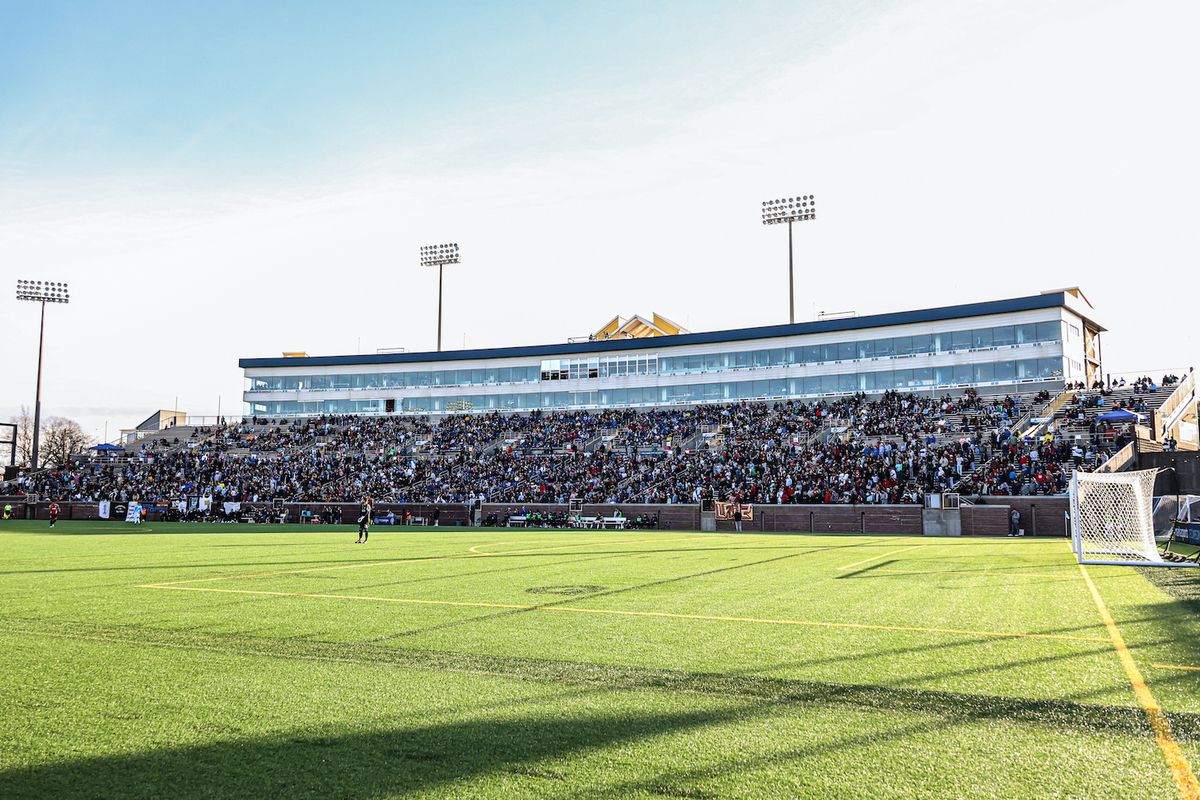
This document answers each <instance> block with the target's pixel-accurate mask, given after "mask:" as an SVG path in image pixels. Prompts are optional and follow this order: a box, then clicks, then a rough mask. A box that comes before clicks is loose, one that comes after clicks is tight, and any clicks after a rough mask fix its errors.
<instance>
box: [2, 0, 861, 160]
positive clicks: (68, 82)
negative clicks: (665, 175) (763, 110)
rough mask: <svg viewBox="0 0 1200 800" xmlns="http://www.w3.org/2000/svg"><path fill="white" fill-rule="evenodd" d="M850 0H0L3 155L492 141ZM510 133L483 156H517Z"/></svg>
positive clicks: (649, 86) (755, 49)
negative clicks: (497, 127)
mask: <svg viewBox="0 0 1200 800" xmlns="http://www.w3.org/2000/svg"><path fill="white" fill-rule="evenodd" d="M853 8H854V7H853V6H847V7H845V11H840V12H838V14H839V16H837V17H834V18H831V17H830V15H829V14H828V13H822V12H820V11H819V10H814V9H810V10H805V8H804V6H802V5H799V4H795V3H786V2H776V3H756V4H755V3H747V4H741V3H739V4H736V5H730V4H726V5H720V4H711V3H709V4H706V3H697V2H674V3H657V4H655V3H646V2H628V1H627V0H623V1H620V2H603V3H599V2H592V3H578V4H576V3H570V4H567V3H555V2H540V3H527V4H507V3H504V4H499V3H485V2H447V3H428V4H414V3H399V2H390V3H389V2H376V3H368V2H357V3H331V2H322V3H315V2H309V3H303V2H287V3H222V2H214V3H191V4H187V3H157V2H154V3H151V2H141V3H105V4H88V3H56V2H45V3H42V2H39V3H24V4H17V3H9V4H6V5H5V6H4V9H3V11H0V15H2V16H0V21H2V23H3V24H2V25H0V74H2V75H4V76H7V78H4V79H0V81H3V82H2V83H0V100H2V101H3V102H0V152H2V153H4V155H5V158H6V160H8V161H9V163H10V166H15V167H16V168H18V169H19V170H20V171H21V172H22V173H26V174H27V173H29V172H32V173H34V174H37V173H40V172H48V173H65V172H79V171H85V172H97V173H100V172H104V171H106V170H114V169H128V170H137V171H148V170H150V171H152V170H166V171H177V170H184V171H188V172H203V173H206V174H208V175H210V176H211V175H214V173H215V174H216V175H219V176H221V177H222V178H223V179H229V178H230V177H232V176H237V175H244V174H245V171H246V170H247V169H249V170H251V171H252V172H253V173H256V174H260V173H265V172H269V171H271V170H293V169H296V168H297V166H298V165H301V164H304V163H306V162H307V163H309V164H311V163H312V162H314V161H315V162H316V164H317V165H318V166H320V165H324V164H326V163H327V162H330V161H337V160H339V159H341V158H343V157H345V156H346V155H347V154H354V153H358V152H361V151H363V150H374V149H379V148H383V147H387V146H413V147H416V148H418V149H420V150H436V146H437V144H438V143H439V142H440V141H441V140H442V139H443V138H444V137H445V135H446V134H447V133H449V132H454V131H455V130H456V128H457V127H458V125H459V124H460V123H462V122H468V123H470V124H471V126H472V128H473V132H471V133H469V134H467V136H468V138H470V139H471V140H472V141H473V142H475V143H476V144H481V143H482V144H483V145H485V150H486V144H487V143H488V140H489V139H490V138H491V137H490V136H489V132H488V130H487V128H488V127H489V122H491V123H493V124H494V123H501V124H507V123H509V122H511V121H513V119H514V118H517V119H519V118H520V117H521V115H523V114H524V115H526V116H527V118H537V119H541V120H545V119H547V118H549V119H561V118H563V117H569V116H570V115H571V114H572V113H573V112H574V111H575V110H580V111H582V112H583V113H584V114H586V115H589V116H590V115H592V114H594V113H595V112H596V110H597V109H596V106H597V105H599V107H600V108H604V107H605V106H606V104H608V103H610V102H611V101H612V100H613V99H614V98H621V97H624V98H629V97H642V98H643V99H649V100H651V101H652V104H653V105H654V106H655V107H656V108H657V109H658V112H657V114H655V115H653V116H655V117H657V116H658V114H661V115H662V117H663V118H668V119H669V117H670V114H671V111H672V109H674V108H676V107H678V106H679V105H681V104H686V103H688V102H689V101H692V100H696V99H698V98H702V97H704V96H708V95H711V94H712V92H713V91H714V90H716V91H720V90H721V89H722V88H723V87H727V86H729V85H731V84H733V83H734V82H735V81H739V80H755V79H756V78H757V76H758V75H759V74H760V72H761V71H762V70H764V69H767V70H769V69H770V66H771V59H772V58H773V57H775V56H784V54H785V53H787V52H791V54H792V56H791V57H792V58H795V57H796V55H797V54H796V52H795V50H794V49H793V48H794V47H796V46H797V45H798V44H801V43H803V42H805V41H808V42H812V41H816V40H818V39H819V37H820V36H822V35H827V33H828V31H829V30H830V29H831V28H833V27H835V26H836V25H837V24H838V22H839V19H840V20H845V19H847V18H852V17H853V14H852V13H850V14H849V15H848V16H847V13H848V12H850V11H852V9H853ZM539 98H544V99H545V100H546V103H547V104H546V105H540V104H539V103H538V100H539ZM531 105H532V106H534V107H532V108H531ZM642 121H643V122H644V123H648V122H651V121H652V120H648V119H643V120H642ZM465 133H466V132H463V131H461V130H459V131H458V134H459V135H460V136H463V135H464V134H465ZM526 141H527V143H529V144H534V145H536V144H544V142H542V143H539V142H538V141H537V137H536V136H533V137H528V138H527V140H526ZM519 144H520V142H510V143H509V146H508V147H504V148H497V150H496V151H494V152H491V153H489V154H488V155H490V156H495V157H514V156H515V154H514V153H513V152H512V150H511V149H510V148H511V147H512V145H519ZM516 149H518V150H519V149H520V148H519V147H517V148H516Z"/></svg>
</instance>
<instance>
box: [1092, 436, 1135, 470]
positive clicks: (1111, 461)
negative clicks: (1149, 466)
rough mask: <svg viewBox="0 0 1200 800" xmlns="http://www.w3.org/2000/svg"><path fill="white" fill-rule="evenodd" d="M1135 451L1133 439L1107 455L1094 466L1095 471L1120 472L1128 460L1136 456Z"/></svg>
mask: <svg viewBox="0 0 1200 800" xmlns="http://www.w3.org/2000/svg"><path fill="white" fill-rule="evenodd" d="M1137 452H1138V451H1137V443H1136V440H1135V441H1133V442H1130V443H1129V444H1127V445H1125V446H1124V447H1122V448H1121V449H1120V450H1118V451H1117V452H1115V453H1113V454H1112V455H1111V456H1109V457H1108V460H1107V461H1105V462H1104V463H1103V464H1101V465H1100V466H1098V467H1096V472H1120V471H1121V470H1122V469H1124V468H1125V466H1126V465H1128V464H1129V462H1131V461H1133V460H1135V459H1136V458H1137Z"/></svg>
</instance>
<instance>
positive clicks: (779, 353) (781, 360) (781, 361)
mask: <svg viewBox="0 0 1200 800" xmlns="http://www.w3.org/2000/svg"><path fill="white" fill-rule="evenodd" d="M769 355H770V357H771V366H772V367H782V366H784V365H786V364H787V363H788V351H787V348H784V347H776V348H775V349H773V350H771V351H770V353H769Z"/></svg>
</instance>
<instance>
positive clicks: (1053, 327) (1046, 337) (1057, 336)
mask: <svg viewBox="0 0 1200 800" xmlns="http://www.w3.org/2000/svg"><path fill="white" fill-rule="evenodd" d="M1061 329H1062V325H1061V323H1060V322H1058V321H1057V320H1055V321H1054V322H1039V323H1038V324H1037V340H1038V341H1039V342H1057V341H1060V340H1061Z"/></svg>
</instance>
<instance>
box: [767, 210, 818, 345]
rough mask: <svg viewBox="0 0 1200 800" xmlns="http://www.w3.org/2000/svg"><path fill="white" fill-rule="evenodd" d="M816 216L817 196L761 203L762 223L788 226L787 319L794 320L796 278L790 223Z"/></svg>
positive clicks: (793, 321)
mask: <svg viewBox="0 0 1200 800" xmlns="http://www.w3.org/2000/svg"><path fill="white" fill-rule="evenodd" d="M816 218H817V197H816V195H811V194H806V195H804V196H803V197H783V198H780V199H779V200H764V201H763V204H762V222H763V225H778V224H780V223H781V222H786V223H787V226H788V321H789V322H792V323H795V321H796V279H795V275H794V273H793V270H792V223H793V222H803V221H804V220H809V219H816Z"/></svg>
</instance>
